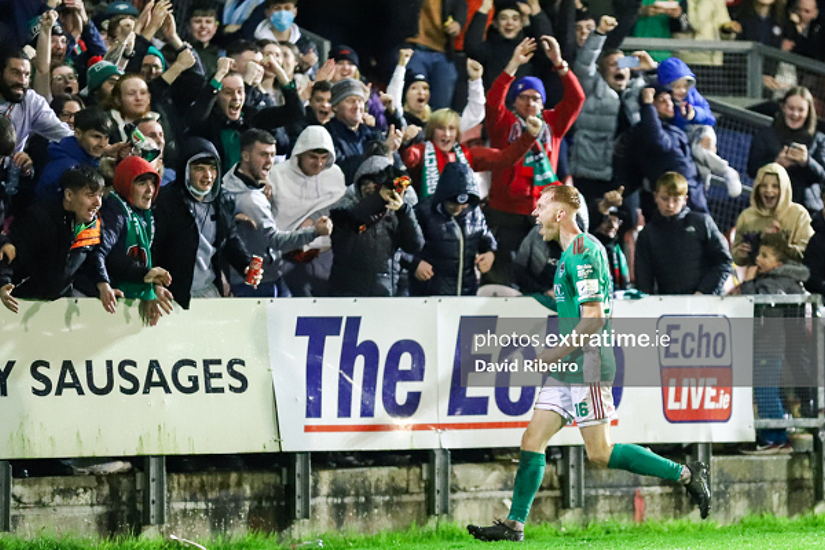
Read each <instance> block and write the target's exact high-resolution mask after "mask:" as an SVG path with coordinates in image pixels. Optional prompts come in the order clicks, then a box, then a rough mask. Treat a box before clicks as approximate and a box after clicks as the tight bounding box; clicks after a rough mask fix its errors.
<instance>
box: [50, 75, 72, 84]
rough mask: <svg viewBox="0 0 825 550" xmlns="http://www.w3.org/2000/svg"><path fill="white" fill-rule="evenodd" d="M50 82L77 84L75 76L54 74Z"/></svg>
mask: <svg viewBox="0 0 825 550" xmlns="http://www.w3.org/2000/svg"><path fill="white" fill-rule="evenodd" d="M52 80H55V81H57V82H77V75H74V74H71V75H65V74H56V75H54V76H53V77H52Z"/></svg>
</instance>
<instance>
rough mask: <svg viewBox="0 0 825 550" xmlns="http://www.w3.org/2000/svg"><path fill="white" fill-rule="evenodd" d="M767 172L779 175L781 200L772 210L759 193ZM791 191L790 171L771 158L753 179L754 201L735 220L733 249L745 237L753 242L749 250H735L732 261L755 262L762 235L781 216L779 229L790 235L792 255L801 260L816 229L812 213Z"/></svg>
mask: <svg viewBox="0 0 825 550" xmlns="http://www.w3.org/2000/svg"><path fill="white" fill-rule="evenodd" d="M767 174H776V175H777V176H778V177H779V200H778V202H777V204H776V208H774V209H773V210H768V209H767V208H765V206H764V204H763V203H762V196H761V194H760V189H761V188H762V187H763V186H764V185H765V183H764V181H765V176H766V175H767ZM792 194H793V192H792V191H791V181H790V178H789V177H788V172H787V171H785V169H784V168H783V167H782V166H781V165H780V164H777V163H775V162H772V163H770V164H766V165H765V166H763V167H762V168H760V169H759V172H758V173H757V174H756V179H755V180H754V182H753V192H752V193H751V205H750V207H748V208H746V209H745V210H744V211H743V212H742V213H741V214H739V219H737V220H736V235H735V236H734V239H733V250H734V251H736V249H737V247H738V245H739V244H740V243H742V242H743V241H744V242H747V243H749V244H750V245H751V253H750V254H743V253H741V252H740V253H736V252H734V255H733V261H734V262H736V264H737V265H754V262H755V260H756V255H757V254H758V253H759V239H760V236H761V235H762V233H763V232H764V231H765V229H767V228H768V227H770V226H771V225H772V224H773V221H774V220H779V225H780V227H781V229H780V233H781V234H782V235H783V236H784V237H785V238H786V239H787V241H788V245H789V247H790V249H791V251H792V252H793V256H792V258H791V259H792V260H796V261H802V257H803V256H804V254H805V248H806V247H807V246H808V241H809V240H811V237H812V236H813V234H814V230H813V227H811V216H810V214H808V211H807V210H806V209H805V207H804V206H802V205H801V204H796V203H794V202H791V196H792Z"/></svg>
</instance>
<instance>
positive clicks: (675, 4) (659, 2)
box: [653, 0, 679, 10]
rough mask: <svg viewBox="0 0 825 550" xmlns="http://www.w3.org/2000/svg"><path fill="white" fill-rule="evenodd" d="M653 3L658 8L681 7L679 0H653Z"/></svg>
mask: <svg viewBox="0 0 825 550" xmlns="http://www.w3.org/2000/svg"><path fill="white" fill-rule="evenodd" d="M653 5H654V6H656V7H657V8H661V9H663V10H671V9H676V8H678V7H679V2H676V1H673V0H671V1H663V0H657V1H656V2H653Z"/></svg>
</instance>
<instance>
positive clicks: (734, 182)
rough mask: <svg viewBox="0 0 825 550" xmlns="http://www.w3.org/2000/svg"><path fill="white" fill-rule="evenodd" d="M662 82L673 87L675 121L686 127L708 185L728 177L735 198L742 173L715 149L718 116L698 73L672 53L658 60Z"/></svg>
mask: <svg viewBox="0 0 825 550" xmlns="http://www.w3.org/2000/svg"><path fill="white" fill-rule="evenodd" d="M657 76H658V80H659V84H661V85H662V86H664V87H665V88H666V89H667V90H668V91H670V96H671V98H673V106H674V109H673V111H674V115H675V116H674V119H673V124H674V125H676V127H678V128H679V129H681V130H683V131H684V132H685V133H686V134H687V136H688V138H689V139H690V143H691V152H692V154H693V160H694V162H695V163H696V169H697V170H698V171H699V177H700V181H703V182H704V183H705V189H707V188H709V187H710V178H711V176H717V177H719V178H722V179H723V180H725V184H726V185H727V188H728V195H730V196H731V197H733V198H735V197H738V196H739V195H740V194H741V193H742V182H741V180H740V179H739V173H738V172H737V171H736V170H734V169H733V168H731V167H730V165H728V161H726V160H725V159H723V158H722V157H720V156H719V155H718V154H717V153H716V132H715V131H714V130H713V127H714V126H715V125H716V118H715V117H714V116H713V113H712V112H711V110H710V105H709V104H708V102H707V100H706V99H705V98H704V97H703V96H702V94H700V93H699V91H698V90H697V89H696V75H695V74H693V71H691V70H690V68H689V67H688V66H687V64H685V62H684V61H682V60H681V59H679V58H677V57H669V58H667V59H665V60H664V61H662V62H661V63H659V67H658V69H657Z"/></svg>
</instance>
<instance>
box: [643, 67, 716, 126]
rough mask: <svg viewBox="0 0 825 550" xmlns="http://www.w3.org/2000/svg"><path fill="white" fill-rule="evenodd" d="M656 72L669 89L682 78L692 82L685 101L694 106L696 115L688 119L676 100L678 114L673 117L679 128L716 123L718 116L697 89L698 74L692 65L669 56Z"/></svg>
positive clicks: (675, 111)
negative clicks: (692, 68) (694, 71)
mask: <svg viewBox="0 0 825 550" xmlns="http://www.w3.org/2000/svg"><path fill="white" fill-rule="evenodd" d="M656 74H657V76H658V80H659V84H661V85H662V86H664V87H665V88H667V89H668V90H673V83H674V82H676V81H677V80H679V79H680V78H687V79H688V80H689V81H690V82H691V84H690V87H689V88H688V92H687V97H685V103H687V104H688V105H690V106H691V107H693V110H694V112H695V113H696V116H694V117H693V120H688V119H686V118H685V117H684V116H682V111H681V109H679V105H677V102H676V101H675V100H674V101H673V106H674V109H673V112H674V113H675V115H676V116H675V118H674V119H673V123H674V124H675V125H676V126H677V127H678V128H680V129H681V130H684V129H686V128H687V126H688V124H704V125H706V126H715V125H716V117H714V116H713V113H712V112H711V110H710V105H709V104H708V102H707V100H706V99H705V98H704V97H703V96H702V94H700V93H699V91H698V90H697V89H696V75H695V74H693V71H691V70H690V67H688V66H687V64H686V63H685V62H684V61H682V60H681V59H679V58H678V57H669V58H667V59H665V60H664V61H662V62H661V63H659V68H658V69H657V73H656Z"/></svg>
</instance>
